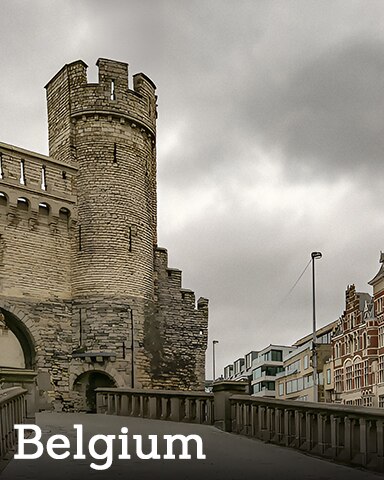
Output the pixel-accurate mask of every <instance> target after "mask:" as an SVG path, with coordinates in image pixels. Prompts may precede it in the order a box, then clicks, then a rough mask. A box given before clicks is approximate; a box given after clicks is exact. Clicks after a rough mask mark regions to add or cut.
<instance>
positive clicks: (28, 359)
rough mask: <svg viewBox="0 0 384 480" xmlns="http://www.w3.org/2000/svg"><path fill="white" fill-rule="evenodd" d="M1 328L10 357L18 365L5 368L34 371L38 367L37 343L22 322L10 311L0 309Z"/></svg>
mask: <svg viewBox="0 0 384 480" xmlns="http://www.w3.org/2000/svg"><path fill="white" fill-rule="evenodd" d="M0 328H1V330H2V332H1V333H2V335H3V336H4V339H3V341H4V342H5V343H6V344H7V348H8V350H9V355H12V356H13V357H14V360H13V361H15V362H17V363H18V364H15V365H4V366H10V367H16V368H17V367H18V368H25V369H28V370H34V368H35V365H36V349H35V342H34V340H33V338H32V335H31V333H30V332H29V330H28V329H27V327H26V326H25V325H24V323H23V322H22V320H20V319H19V318H18V317H17V316H16V315H15V314H14V313H12V312H10V311H9V310H6V309H4V308H0ZM5 337H7V338H5ZM21 357H23V359H21ZM22 360H23V361H22ZM0 366H1V365H0Z"/></svg>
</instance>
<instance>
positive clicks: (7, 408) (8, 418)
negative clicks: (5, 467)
mask: <svg viewBox="0 0 384 480" xmlns="http://www.w3.org/2000/svg"><path fill="white" fill-rule="evenodd" d="M26 393H27V390H24V389H23V388H21V387H13V388H7V389H4V390H0V460H1V459H2V458H4V456H5V455H6V453H7V452H8V451H10V450H12V449H13V448H14V447H15V444H16V432H15V429H14V425H15V424H17V423H24V421H25V417H26V401H25V394H26Z"/></svg>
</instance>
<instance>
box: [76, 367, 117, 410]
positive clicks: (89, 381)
mask: <svg viewBox="0 0 384 480" xmlns="http://www.w3.org/2000/svg"><path fill="white" fill-rule="evenodd" d="M100 387H111V388H112V387H116V382H115V381H114V380H113V378H112V377H110V376H109V375H108V374H107V373H105V372H102V371H100V370H91V371H89V372H85V373H82V374H81V375H79V376H78V377H77V379H76V380H75V382H74V384H73V390H74V391H75V392H78V393H79V394H80V396H81V400H82V406H81V407H80V408H81V409H82V410H85V411H86V412H88V413H95V412H96V391H95V390H96V388H100Z"/></svg>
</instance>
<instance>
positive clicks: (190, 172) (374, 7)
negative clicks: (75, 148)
mask: <svg viewBox="0 0 384 480" xmlns="http://www.w3.org/2000/svg"><path fill="white" fill-rule="evenodd" d="M383 25H384V3H383V2H382V1H374V0H369V1H364V0H360V1H353V0H343V1H335V0H332V1H330V0H318V1H311V0H297V1H294V0H289V1H288V0H280V1H279V0H275V1H270V0H251V1H246V0H231V1H226V0H220V1H217V0H196V1H191V0H188V1H187V0H183V1H181V0H137V1H134V0H125V1H123V0H121V1H118V0H108V1H107V0H103V1H100V0H88V1H84V0H76V1H68V0H66V1H63V0H45V1H43V0H23V1H20V0H1V2H0V68H1V70H0V71H1V75H0V113H1V115H0V141H2V142H6V143H11V144H14V145H17V146H20V147H24V148H28V149H31V150H35V151H38V152H41V153H48V148H47V132H46V130H47V126H46V104H45V90H44V88H43V87H44V85H45V84H46V83H47V82H48V80H50V78H51V77H52V76H53V75H54V74H55V73H56V72H57V71H58V70H59V69H60V68H61V67H62V66H63V65H64V64H65V63H69V62H72V61H74V60H78V59H82V60H84V61H85V62H86V63H87V64H88V65H89V69H88V70H89V71H88V76H89V79H90V80H91V81H96V67H95V63H96V60H97V59H98V58H99V57H106V58H111V59H115V60H120V61H124V62H127V63H129V65H130V74H134V73H137V72H144V73H146V74H147V75H148V76H149V77H150V78H151V79H152V80H153V81H154V82H155V83H156V85H157V93H158V97H159V100H158V104H159V119H158V200H159V202H158V206H159V207H158V208H159V219H158V222H159V243H160V246H163V247H166V248H168V251H169V259H170V266H171V267H175V268H180V269H182V270H183V286H184V287H185V288H190V289H192V290H194V291H195V292H196V296H197V297H199V296H204V297H208V298H209V299H210V319H209V337H210V340H209V341H210V344H209V349H208V351H207V368H208V377H211V376H212V373H211V357H212V350H211V342H212V340H213V339H216V340H219V345H217V347H216V352H217V372H218V373H220V372H221V371H222V369H223V367H224V366H225V365H226V364H227V363H231V362H232V361H233V360H235V359H236V358H238V357H240V356H243V355H244V354H246V353H247V352H249V351H250V350H257V349H261V348H264V347H265V346H267V345H269V344H270V343H277V344H290V343H292V342H294V341H295V340H297V339H298V338H300V337H301V336H304V335H306V334H307V333H310V330H311V325H312V324H311V322H312V310H311V306H312V303H311V301H312V300H311V272H310V269H308V270H307V271H306V273H305V274H304V276H303V277H302V279H301V280H300V282H299V283H298V285H297V286H296V288H295V289H294V290H293V292H292V293H291V294H290V295H288V297H287V294H288V292H289V291H290V289H291V288H292V286H293V284H294V283H295V281H296V280H297V278H298V276H299V275H300V273H301V272H302V271H303V269H304V267H305V266H306V264H307V263H308V261H309V259H310V253H311V251H321V252H322V253H323V258H322V259H321V260H319V261H317V263H316V267H317V269H316V278H317V287H318V289H317V292H318V294H317V311H318V325H319V326H322V325H325V324H326V323H329V322H331V321H332V320H335V319H337V318H338V317H339V316H340V315H341V313H342V311H343V306H344V294H345V293H344V292H345V289H346V287H347V285H348V284H351V283H355V284H356V287H357V289H358V290H361V291H367V292H370V293H371V287H370V286H369V285H367V282H368V281H369V280H370V279H371V278H373V276H374V275H375V274H376V272H377V270H378V268H379V263H378V259H379V254H380V249H384V236H383V233H384V216H383V214H382V203H381V202H382V200H383V194H382V192H383V183H384V182H383V171H384V165H383V163H384V162H383V160H384V135H383V132H384V29H383Z"/></svg>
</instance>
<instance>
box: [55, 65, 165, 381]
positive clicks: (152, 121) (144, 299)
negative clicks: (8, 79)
mask: <svg viewBox="0 0 384 480" xmlns="http://www.w3.org/2000/svg"><path fill="white" fill-rule="evenodd" d="M97 66H98V70H99V78H98V83H88V82H87V65H86V64H85V63H84V62H82V61H76V62H73V63H71V64H68V65H65V66H64V67H63V68H62V69H61V70H60V71H59V72H58V73H57V74H56V75H55V77H54V78H53V79H52V80H51V81H50V82H49V83H48V84H47V86H46V90H47V104H48V134H49V150H50V152H49V153H50V156H52V157H53V158H55V159H57V160H60V161H62V162H66V163H68V164H69V165H71V166H72V167H74V168H76V169H77V174H76V176H75V181H74V184H73V191H74V192H73V193H75V194H76V196H77V225H76V227H75V231H76V234H75V235H74V236H73V238H72V274H71V286H72V298H73V317H72V335H73V339H74V344H75V345H74V346H75V348H74V351H73V354H72V357H73V360H72V364H71V367H70V368H71V370H70V375H72V377H73V378H86V375H84V372H86V371H87V369H88V370H89V371H90V370H91V369H93V368H97V369H98V370H99V371H104V372H106V373H108V374H109V375H110V374H111V373H110V372H111V371H113V372H119V373H118V374H117V373H115V374H114V375H112V377H114V378H115V380H116V378H117V375H121V379H122V380H121V382H120V386H127V385H128V386H132V387H136V386H141V385H142V386H148V385H149V384H150V373H149V367H148V365H149V364H148V362H149V360H148V354H147V353H146V351H145V349H144V338H145V332H144V330H145V325H148V324H150V323H151V321H152V316H153V311H154V306H153V304H154V247H155V246H156V244H157V234H156V95H155V89H156V87H155V85H154V84H153V82H152V81H151V80H150V79H149V78H148V77H147V76H146V75H144V74H142V73H140V74H137V75H134V76H133V87H132V89H130V88H129V85H128V65H127V64H126V63H122V62H117V61H112V60H107V59H103V58H101V59H99V60H98V62H97ZM89 363H91V364H93V365H92V366H91V365H88V364H89ZM81 375H83V376H81ZM77 381H78V382H81V381H82V380H76V381H75V383H74V385H75V384H76V382H77ZM117 384H118V382H117Z"/></svg>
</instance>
